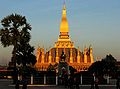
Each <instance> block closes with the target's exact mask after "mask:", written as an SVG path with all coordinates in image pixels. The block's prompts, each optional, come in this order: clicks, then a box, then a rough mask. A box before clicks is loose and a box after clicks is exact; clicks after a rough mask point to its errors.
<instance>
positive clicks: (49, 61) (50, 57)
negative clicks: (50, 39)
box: [48, 49, 52, 63]
mask: <svg viewBox="0 0 120 89" xmlns="http://www.w3.org/2000/svg"><path fill="white" fill-rule="evenodd" d="M51 59H52V56H51V49H50V51H49V58H48V63H51V62H52V60H51Z"/></svg>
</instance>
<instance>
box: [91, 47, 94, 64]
mask: <svg viewBox="0 0 120 89" xmlns="http://www.w3.org/2000/svg"><path fill="white" fill-rule="evenodd" d="M92 51H93V49H92V47H90V59H91V63H93V62H94V59H93V53H92Z"/></svg>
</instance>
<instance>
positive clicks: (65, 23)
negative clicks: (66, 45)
mask: <svg viewBox="0 0 120 89" xmlns="http://www.w3.org/2000/svg"><path fill="white" fill-rule="evenodd" d="M68 32H69V26H68V21H67V17H66V5H65V3H64V5H63V9H62V20H61V24H60V33H61V34H62V33H64V34H66V35H67V34H68Z"/></svg>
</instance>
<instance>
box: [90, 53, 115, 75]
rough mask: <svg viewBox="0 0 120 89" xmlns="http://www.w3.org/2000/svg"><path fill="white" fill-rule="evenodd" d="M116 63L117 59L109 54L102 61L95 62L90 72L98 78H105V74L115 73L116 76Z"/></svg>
mask: <svg viewBox="0 0 120 89" xmlns="http://www.w3.org/2000/svg"><path fill="white" fill-rule="evenodd" d="M116 62H117V61H116V59H115V58H114V57H113V56H112V55H111V54H109V55H106V57H105V58H104V59H102V60H101V61H96V62H94V63H93V64H92V65H91V66H90V67H89V69H88V70H89V71H90V72H91V73H95V74H96V75H98V76H99V75H102V76H103V75H104V74H109V75H113V73H114V74H115V73H116V71H117V67H116Z"/></svg>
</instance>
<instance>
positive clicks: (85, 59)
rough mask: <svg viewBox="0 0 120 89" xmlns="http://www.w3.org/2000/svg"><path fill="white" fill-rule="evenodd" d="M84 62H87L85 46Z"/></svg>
mask: <svg viewBox="0 0 120 89" xmlns="http://www.w3.org/2000/svg"><path fill="white" fill-rule="evenodd" d="M84 63H87V48H86V47H85V49H84Z"/></svg>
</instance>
